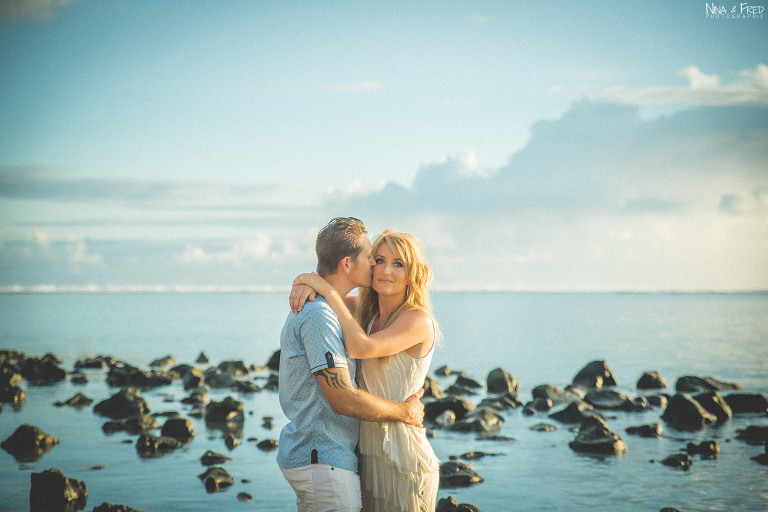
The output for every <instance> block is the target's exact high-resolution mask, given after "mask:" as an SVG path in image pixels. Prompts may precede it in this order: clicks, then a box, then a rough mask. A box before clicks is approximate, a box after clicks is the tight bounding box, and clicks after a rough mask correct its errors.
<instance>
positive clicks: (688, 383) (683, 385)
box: [675, 375, 741, 393]
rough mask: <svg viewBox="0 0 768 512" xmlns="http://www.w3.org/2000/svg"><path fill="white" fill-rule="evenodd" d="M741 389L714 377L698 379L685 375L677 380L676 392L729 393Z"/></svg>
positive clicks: (736, 385)
mask: <svg viewBox="0 0 768 512" xmlns="http://www.w3.org/2000/svg"><path fill="white" fill-rule="evenodd" d="M734 389H741V386H739V385H738V384H734V383H732V382H724V381H721V380H717V379H715V378H714V377H696V376H693V375H684V376H682V377H680V378H679V379H677V382H676V383H675V390H676V391H677V392H678V393H704V392H707V391H727V390H734Z"/></svg>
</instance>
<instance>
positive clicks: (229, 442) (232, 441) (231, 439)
mask: <svg viewBox="0 0 768 512" xmlns="http://www.w3.org/2000/svg"><path fill="white" fill-rule="evenodd" d="M224 444H225V445H226V446H227V448H229V451H232V450H234V449H235V447H236V446H238V445H239V444H240V440H239V439H238V438H237V437H235V436H234V435H233V434H229V435H228V436H227V437H225V438H224Z"/></svg>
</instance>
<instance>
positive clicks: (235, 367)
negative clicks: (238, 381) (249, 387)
mask: <svg viewBox="0 0 768 512" xmlns="http://www.w3.org/2000/svg"><path fill="white" fill-rule="evenodd" d="M217 368H218V369H219V370H221V371H222V372H224V373H228V374H229V375H234V376H235V377H243V376H245V375H248V367H247V366H246V365H245V363H244V362H242V361H222V362H220V363H219V366H217Z"/></svg>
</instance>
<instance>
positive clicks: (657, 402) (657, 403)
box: [642, 395, 669, 409]
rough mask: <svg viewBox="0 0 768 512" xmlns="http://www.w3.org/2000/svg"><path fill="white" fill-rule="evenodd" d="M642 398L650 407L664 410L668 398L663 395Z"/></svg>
mask: <svg viewBox="0 0 768 512" xmlns="http://www.w3.org/2000/svg"><path fill="white" fill-rule="evenodd" d="M642 398H644V399H645V400H646V401H647V402H648V403H649V404H650V405H651V406H652V407H659V408H661V409H664V408H666V407H667V403H669V397H667V396H665V395H644V396H643V397H642Z"/></svg>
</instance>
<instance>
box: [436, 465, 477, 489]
mask: <svg viewBox="0 0 768 512" xmlns="http://www.w3.org/2000/svg"><path fill="white" fill-rule="evenodd" d="M483 481H484V480H483V478H482V477H481V476H480V475H478V474H477V473H475V471H474V470H473V469H472V468H471V467H469V466H468V465H466V464H464V463H463V462H457V461H448V462H444V463H443V464H440V488H441V489H450V488H456V487H469V486H470V485H475V484H479V483H480V482H483Z"/></svg>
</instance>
